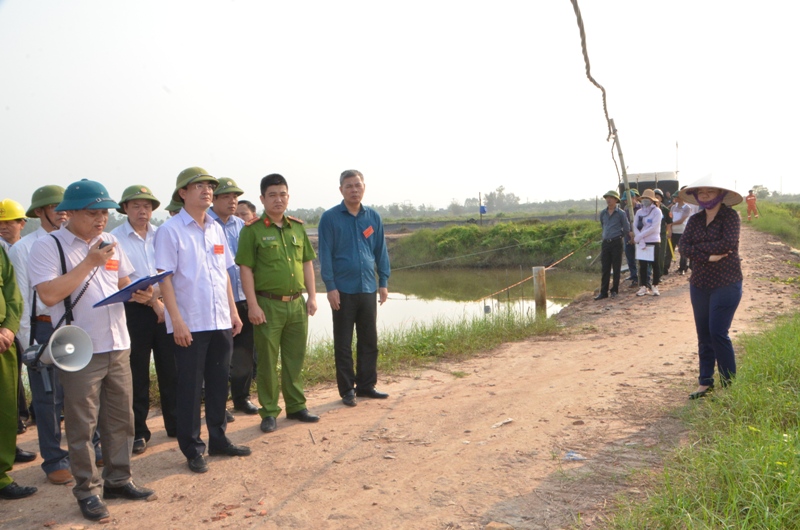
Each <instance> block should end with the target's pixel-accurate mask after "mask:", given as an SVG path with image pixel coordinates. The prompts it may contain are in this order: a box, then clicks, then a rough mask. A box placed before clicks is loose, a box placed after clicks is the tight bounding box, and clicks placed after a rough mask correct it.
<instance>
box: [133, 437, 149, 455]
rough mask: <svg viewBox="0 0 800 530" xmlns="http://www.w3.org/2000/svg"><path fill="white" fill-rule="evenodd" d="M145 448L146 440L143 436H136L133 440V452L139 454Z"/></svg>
mask: <svg viewBox="0 0 800 530" xmlns="http://www.w3.org/2000/svg"><path fill="white" fill-rule="evenodd" d="M146 450H147V442H145V441H144V438H137V439H135V440H134V441H133V454H135V455H140V454H142V453H144V452H145V451H146Z"/></svg>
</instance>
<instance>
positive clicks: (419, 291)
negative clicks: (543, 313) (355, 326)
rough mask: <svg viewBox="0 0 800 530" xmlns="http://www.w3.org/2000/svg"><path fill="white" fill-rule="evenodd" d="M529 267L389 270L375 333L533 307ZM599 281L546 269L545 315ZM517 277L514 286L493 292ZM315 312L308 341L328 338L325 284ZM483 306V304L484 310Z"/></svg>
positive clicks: (591, 276) (593, 276)
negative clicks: (384, 298)
mask: <svg viewBox="0 0 800 530" xmlns="http://www.w3.org/2000/svg"><path fill="white" fill-rule="evenodd" d="M531 274H532V271H531V269H528V268H526V269H488V270H487V269H478V270H476V269H449V270H414V269H409V270H401V271H392V276H391V278H390V279H389V299H388V300H387V302H386V303H385V304H383V305H382V306H378V333H380V332H381V330H387V329H391V330H398V329H403V328H404V327H408V326H409V325H411V324H414V323H416V324H423V325H424V324H425V322H426V321H431V320H433V319H437V318H444V319H453V320H456V321H457V320H461V319H462V318H464V317H467V318H472V317H473V316H479V315H484V314H487V312H490V313H493V312H496V311H499V310H502V309H507V308H511V309H513V310H514V311H521V312H528V311H530V312H533V311H534V310H535V307H536V304H535V303H534V301H533V279H527V280H526V281H524V282H523V280H525V279H526V278H529V277H530V276H531ZM599 281H600V279H599V278H598V276H597V274H590V273H582V272H570V271H565V270H551V271H547V315H548V316H551V315H553V314H555V313H558V312H559V311H560V310H561V309H562V308H563V307H565V306H566V305H567V304H569V303H570V302H571V301H572V300H573V299H574V298H575V297H576V296H577V295H579V294H581V293H584V292H586V291H591V290H592V289H594V288H595V287H597V283H598V282H599ZM517 282H522V283H521V284H520V285H519V286H517V287H514V288H512V289H509V290H508V291H504V292H502V293H501V294H495V295H494V296H491V295H493V294H494V293H497V292H498V291H500V290H502V289H504V288H506V287H508V286H509V285H513V284H515V283H517ZM317 289H318V293H317V305H318V306H319V307H318V309H317V314H316V315H314V316H313V317H311V318H309V319H308V328H309V333H308V334H309V342H312V343H313V342H319V341H323V340H331V339H332V337H333V324H332V323H331V308H330V305H328V300H327V298H326V296H325V292H324V286H322V285H318V286H317ZM487 308H488V309H487Z"/></svg>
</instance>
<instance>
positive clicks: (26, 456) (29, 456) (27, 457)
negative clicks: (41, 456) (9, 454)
mask: <svg viewBox="0 0 800 530" xmlns="http://www.w3.org/2000/svg"><path fill="white" fill-rule="evenodd" d="M34 460H36V453H31V452H30V451H25V450H23V449H20V448H19V446H17V452H16V454H15V455H14V462H16V463H18V464H22V463H25V462H33V461H34Z"/></svg>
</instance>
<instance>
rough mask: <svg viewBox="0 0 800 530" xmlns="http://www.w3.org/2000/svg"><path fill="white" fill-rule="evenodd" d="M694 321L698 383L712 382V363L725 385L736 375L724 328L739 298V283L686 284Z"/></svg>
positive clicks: (729, 323) (710, 384) (731, 349)
mask: <svg viewBox="0 0 800 530" xmlns="http://www.w3.org/2000/svg"><path fill="white" fill-rule="evenodd" d="M689 296H690V298H691V300H692V310H693V311H694V323H695V326H696V327H697V348H698V350H697V351H698V355H699V358H700V377H699V378H698V383H699V384H700V385H704V386H705V385H709V386H713V385H714V364H715V363H716V365H717V369H718V370H719V377H720V382H721V383H722V385H723V386H725V385H726V384H728V383H729V382H730V380H731V379H732V378H733V377H734V376H735V375H736V359H735V357H734V353H733V343H731V339H730V337H729V336H728V330H729V329H730V327H731V322H732V321H733V315H734V314H735V313H736V308H737V307H739V302H740V301H741V300H742V282H736V283H732V284H730V285H725V286H724V287H717V288H714V289H700V288H698V287H695V286H694V285H690V286H689Z"/></svg>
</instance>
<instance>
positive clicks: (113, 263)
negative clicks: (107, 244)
mask: <svg viewBox="0 0 800 530" xmlns="http://www.w3.org/2000/svg"><path fill="white" fill-rule="evenodd" d="M106 270H107V271H118V270H119V260H118V259H110V260H108V261H106Z"/></svg>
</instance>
